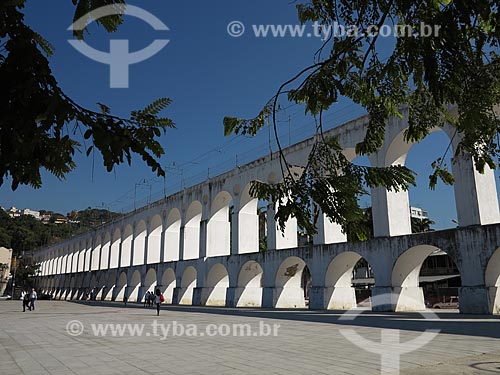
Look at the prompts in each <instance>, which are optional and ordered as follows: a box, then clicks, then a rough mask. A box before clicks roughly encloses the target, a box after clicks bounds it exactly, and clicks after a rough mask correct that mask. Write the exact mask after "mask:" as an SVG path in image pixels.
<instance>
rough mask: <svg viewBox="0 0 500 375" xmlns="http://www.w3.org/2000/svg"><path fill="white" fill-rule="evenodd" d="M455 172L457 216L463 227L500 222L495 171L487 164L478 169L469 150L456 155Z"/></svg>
mask: <svg viewBox="0 0 500 375" xmlns="http://www.w3.org/2000/svg"><path fill="white" fill-rule="evenodd" d="M452 170H453V174H454V176H455V201H456V204H457V216H458V217H457V219H458V224H459V225H460V226H461V227H465V226H469V225H487V224H494V223H499V222H500V210H499V207H498V197H497V187H496V182H495V174H494V172H493V170H492V169H491V168H489V167H488V166H485V168H484V173H483V174H481V173H479V172H478V171H477V170H476V168H475V165H474V162H473V160H472V158H471V156H470V155H469V154H462V155H458V156H455V157H454V158H453V162H452Z"/></svg>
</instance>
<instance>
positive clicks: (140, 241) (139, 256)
mask: <svg viewBox="0 0 500 375" xmlns="http://www.w3.org/2000/svg"><path fill="white" fill-rule="evenodd" d="M146 231H147V229H146V222H145V221H144V220H140V221H139V222H138V223H137V224H136V225H135V232H134V259H133V263H132V265H133V266H138V265H141V264H144V250H145V246H146Z"/></svg>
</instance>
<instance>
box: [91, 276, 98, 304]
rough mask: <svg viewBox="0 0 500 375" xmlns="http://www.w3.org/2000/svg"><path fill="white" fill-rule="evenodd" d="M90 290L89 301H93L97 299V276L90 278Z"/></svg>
mask: <svg viewBox="0 0 500 375" xmlns="http://www.w3.org/2000/svg"><path fill="white" fill-rule="evenodd" d="M89 289H90V292H89V299H90V300H91V301H93V300H95V299H96V296H97V289H98V284H97V277H96V276H95V275H92V277H91V278H90V284H89Z"/></svg>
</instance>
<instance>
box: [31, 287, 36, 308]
mask: <svg viewBox="0 0 500 375" xmlns="http://www.w3.org/2000/svg"><path fill="white" fill-rule="evenodd" d="M37 298H38V295H37V294H36V290H35V288H31V293H30V311H31V310H33V311H34V310H35V300H36V299H37Z"/></svg>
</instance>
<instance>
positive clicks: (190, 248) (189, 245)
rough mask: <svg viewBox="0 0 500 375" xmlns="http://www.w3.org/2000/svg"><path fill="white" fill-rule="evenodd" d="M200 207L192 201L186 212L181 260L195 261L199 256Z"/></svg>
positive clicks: (199, 204)
mask: <svg viewBox="0 0 500 375" xmlns="http://www.w3.org/2000/svg"><path fill="white" fill-rule="evenodd" d="M201 213H202V206H201V203H200V202H198V201H194V202H193V203H191V205H190V206H189V208H188V210H187V212H186V224H184V249H183V259H184V260H187V259H197V258H198V257H199V256H200V222H201Z"/></svg>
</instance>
